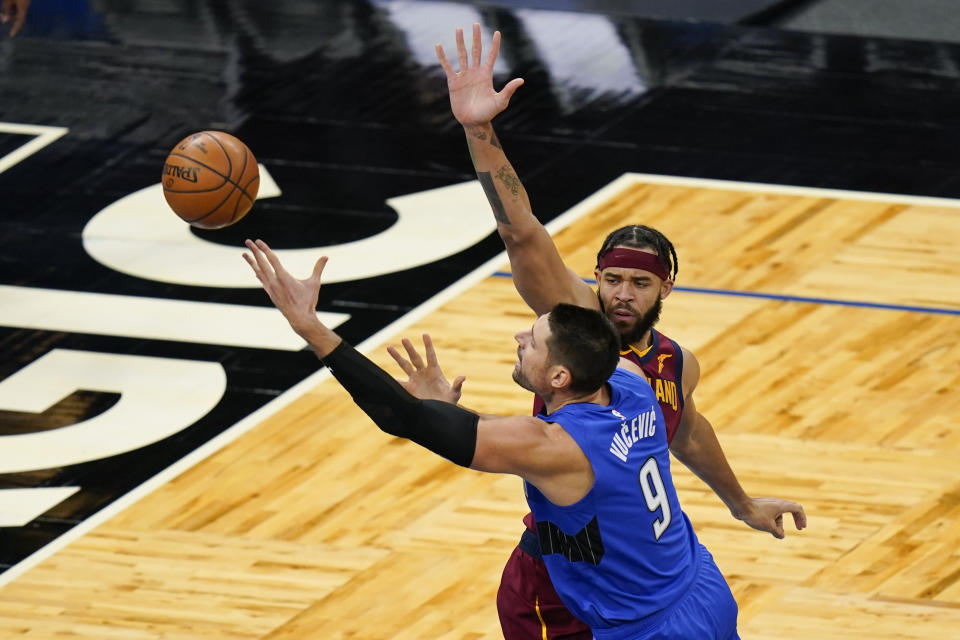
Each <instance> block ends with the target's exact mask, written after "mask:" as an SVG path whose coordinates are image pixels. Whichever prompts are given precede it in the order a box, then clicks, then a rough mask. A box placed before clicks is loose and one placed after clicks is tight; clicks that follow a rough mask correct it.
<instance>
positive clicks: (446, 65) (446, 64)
mask: <svg viewBox="0 0 960 640" xmlns="http://www.w3.org/2000/svg"><path fill="white" fill-rule="evenodd" d="M434 50H435V51H436V52H437V60H439V61H440V66H441V67H443V72H444V73H445V74H447V79H448V80H449V79H450V78H452V77H453V76H455V75H456V73H455V72H454V71H453V67H451V66H450V61H449V60H447V54H445V53H444V52H443V45H442V44H438V45H436V46H434Z"/></svg>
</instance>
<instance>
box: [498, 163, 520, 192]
mask: <svg viewBox="0 0 960 640" xmlns="http://www.w3.org/2000/svg"><path fill="white" fill-rule="evenodd" d="M497 177H498V178H500V182H502V183H503V184H505V185H506V187H507V189H510V193H512V194H513V195H515V196H516V195H520V179H519V178H518V177H517V176H516V175H514V173H513V172H512V171H510V169H508V168H507V167H500V170H499V171H497Z"/></svg>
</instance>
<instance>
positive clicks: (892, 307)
mask: <svg viewBox="0 0 960 640" xmlns="http://www.w3.org/2000/svg"><path fill="white" fill-rule="evenodd" d="M493 275H495V276H497V277H500V278H512V277H513V274H512V273H510V272H509V271H497V272H496V273H494V274H493ZM583 281H584V282H586V283H587V284H589V285H596V284H597V281H596V280H594V279H593V278H583ZM673 290H674V291H683V292H685V293H706V294H709V295H714V296H734V297H738V298H763V299H765V300H780V301H783V302H806V303H809V304H830V305H836V306H841V307H861V308H864V309H885V310H887V311H910V312H912V313H937V314H940V315H945V316H960V309H943V308H940V307H913V306H908V305H903V304H883V303H880V302H859V301H856V300H835V299H833V298H808V297H805V296H787V295H780V294H776V293H755V292H753V291H731V290H729V289H704V288H701V287H674V288H673Z"/></svg>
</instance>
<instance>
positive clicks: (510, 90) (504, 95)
mask: <svg viewBox="0 0 960 640" xmlns="http://www.w3.org/2000/svg"><path fill="white" fill-rule="evenodd" d="M522 86H523V78H514V79H513V80H511V81H510V82H508V83H507V86H505V87H504V88H503V89H500V92H499V93H498V94H497V97H499V98H500V100H501V101H502V102H503V108H504V109H506V107H507V105H508V104H510V98H512V97H513V94H514V92H516V90H517V89H519V88H520V87H522Z"/></svg>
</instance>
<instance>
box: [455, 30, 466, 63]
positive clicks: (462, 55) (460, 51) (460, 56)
mask: <svg viewBox="0 0 960 640" xmlns="http://www.w3.org/2000/svg"><path fill="white" fill-rule="evenodd" d="M457 60H459V61H460V73H463V72H464V71H466V70H467V69H468V68H469V67H468V65H467V45H466V44H464V42H463V29H457Z"/></svg>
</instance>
